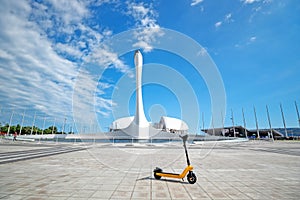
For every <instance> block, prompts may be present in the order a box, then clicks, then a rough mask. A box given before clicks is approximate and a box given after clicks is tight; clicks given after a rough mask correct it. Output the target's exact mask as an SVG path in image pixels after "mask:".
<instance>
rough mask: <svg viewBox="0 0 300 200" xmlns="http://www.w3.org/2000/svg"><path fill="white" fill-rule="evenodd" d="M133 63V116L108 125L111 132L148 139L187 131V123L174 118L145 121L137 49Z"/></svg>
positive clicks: (164, 117)
mask: <svg viewBox="0 0 300 200" xmlns="http://www.w3.org/2000/svg"><path fill="white" fill-rule="evenodd" d="M134 64H135V69H136V110H135V116H131V117H123V118H120V119H117V120H115V121H114V122H113V123H112V124H111V125H110V131H111V132H115V131H118V132H122V133H124V134H125V135H128V136H133V137H135V138H137V139H149V138H150V137H151V138H153V137H155V135H160V136H161V135H163V132H169V133H182V132H187V131H188V126H187V124H186V123H185V122H184V121H182V120H180V119H176V118H172V117H166V116H163V117H161V119H160V121H159V122H158V123H155V124H151V123H149V122H148V121H147V119H146V116H145V112H144V104H143V93H142V71H143V56H142V54H141V52H140V51H139V50H137V51H135V53H134Z"/></svg>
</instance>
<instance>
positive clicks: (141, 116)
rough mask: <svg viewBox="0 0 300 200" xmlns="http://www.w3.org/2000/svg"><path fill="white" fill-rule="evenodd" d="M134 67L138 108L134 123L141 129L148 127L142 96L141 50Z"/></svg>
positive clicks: (135, 54) (135, 58)
mask: <svg viewBox="0 0 300 200" xmlns="http://www.w3.org/2000/svg"><path fill="white" fill-rule="evenodd" d="M134 65H135V70H136V107H135V116H134V123H135V124H136V125H137V126H139V127H148V126H149V122H148V121H147V119H146V117H145V113H144V106H143V105H144V104H143V95H142V71H143V56H142V54H141V52H140V51H139V50H136V51H135V53H134Z"/></svg>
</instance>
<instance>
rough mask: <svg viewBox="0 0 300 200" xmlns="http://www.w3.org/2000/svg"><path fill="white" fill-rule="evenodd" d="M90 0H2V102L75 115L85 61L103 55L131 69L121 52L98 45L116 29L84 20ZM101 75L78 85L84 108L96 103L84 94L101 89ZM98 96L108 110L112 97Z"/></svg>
mask: <svg viewBox="0 0 300 200" xmlns="http://www.w3.org/2000/svg"><path fill="white" fill-rule="evenodd" d="M88 3H89V1H80V0H74V1H72V2H70V1H66V0H65V1H60V0H59V1H58V0H50V1H47V2H41V3H38V2H28V1H18V0H11V1H3V2H2V4H1V7H0V13H1V18H0V58H1V62H0V82H1V87H0V99H1V100H0V105H1V106H6V107H7V106H9V105H15V106H16V107H17V108H18V107H19V108H27V109H37V111H38V112H41V113H44V114H47V115H50V116H64V115H66V114H67V115H69V116H68V117H71V116H70V115H71V114H72V94H73V90H74V84H75V83H76V81H78V79H77V78H78V69H79V66H78V65H80V63H82V62H83V61H86V60H92V59H98V62H100V60H101V59H103V58H104V60H102V61H101V64H106V65H110V67H115V68H116V69H118V70H119V71H121V72H122V73H132V72H131V70H130V69H129V67H128V66H127V65H125V64H124V63H123V61H122V60H120V59H119V58H118V55H117V54H115V53H114V52H113V51H111V50H110V49H100V48H99V47H100V46H101V43H102V41H103V39H104V38H105V37H108V36H110V35H111V34H112V31H111V30H109V29H107V28H105V29H104V30H103V32H101V31H99V30H94V29H93V28H92V27H90V26H88V25H87V24H84V20H85V19H86V18H87V17H90V14H89V13H90V12H89V11H88ZM149 23H150V22H149ZM77 33H78V34H77ZM104 67H108V66H104ZM97 81H98V79H95V77H93V79H88V78H87V79H86V80H85V81H84V82H83V84H82V85H81V87H82V89H81V90H77V91H79V92H81V94H80V95H79V96H80V97H81V100H80V102H81V104H80V107H81V109H82V110H85V108H87V109H89V108H91V106H92V105H91V104H94V101H91V102H90V101H88V100H87V99H86V98H85V94H86V93H89V92H93V93H95V94H101V91H99V90H92V89H91V88H89V87H90V86H91V85H94V84H96V83H97ZM77 89H78V88H77ZM102 89H103V90H104V89H105V88H102ZM101 101H103V103H101ZM97 102H98V105H99V106H103V108H101V107H100V108H97V109H98V110H101V113H102V114H103V115H107V113H108V112H109V111H108V109H109V106H108V103H107V102H109V100H107V99H105V98H103V97H97ZM111 104H112V105H113V102H111ZM90 112H94V110H92V111H90ZM99 113H100V112H99Z"/></svg>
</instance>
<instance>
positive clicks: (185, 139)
mask: <svg viewBox="0 0 300 200" xmlns="http://www.w3.org/2000/svg"><path fill="white" fill-rule="evenodd" d="M179 137H180V138H181V139H182V140H183V142H184V143H185V142H186V141H187V138H188V135H187V134H185V135H179Z"/></svg>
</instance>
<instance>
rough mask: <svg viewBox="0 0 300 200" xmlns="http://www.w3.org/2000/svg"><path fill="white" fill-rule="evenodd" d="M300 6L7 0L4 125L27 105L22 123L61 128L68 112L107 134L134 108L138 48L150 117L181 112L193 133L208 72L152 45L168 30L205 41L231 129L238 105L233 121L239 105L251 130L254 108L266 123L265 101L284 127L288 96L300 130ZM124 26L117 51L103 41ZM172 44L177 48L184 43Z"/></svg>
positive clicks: (2, 26) (1, 44)
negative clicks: (299, 110) (124, 40)
mask: <svg viewBox="0 0 300 200" xmlns="http://www.w3.org/2000/svg"><path fill="white" fill-rule="evenodd" d="M299 13H300V4H299V3H298V1H296V0H226V1H217V0H185V1H183V0H178V1H176V3H175V1H170V0H161V1H120V0H111V1H107V0H102V1H96V0H86V1H80V0H73V1H67V0H62V1H56V0H48V1H30V0H27V1H25V0H24V1H18V0H3V1H1V7H0V16H1V18H0V81H1V85H0V109H1V113H0V119H1V120H0V122H1V123H4V122H8V121H9V120H10V116H11V112H12V110H13V112H14V114H13V117H12V123H20V121H21V119H22V115H23V112H24V110H25V119H24V123H25V124H29V125H30V124H32V121H33V118H34V117H33V116H34V115H36V119H35V124H38V125H39V126H40V127H42V126H43V121H44V120H45V126H46V127H47V126H50V125H52V124H53V123H54V121H55V123H56V125H57V126H62V123H63V121H64V119H65V118H66V123H67V126H68V127H69V128H71V126H73V127H74V121H73V118H74V120H75V122H76V123H75V124H76V126H77V129H78V130H79V131H80V130H81V131H83V130H86V129H90V131H95V130H98V129H97V126H98V125H99V127H100V129H101V130H104V131H106V130H107V127H108V126H109V125H110V123H111V122H112V121H113V120H114V119H116V118H118V117H122V116H125V115H133V114H134V113H135V93H134V89H132V88H134V84H135V71H134V63H133V54H134V49H141V51H142V53H143V57H144V64H145V66H144V74H143V76H144V81H145V85H144V87H143V89H144V90H143V92H144V93H143V95H144V107H145V113H146V116H147V118H148V120H149V121H153V122H155V121H158V120H159V117H160V116H161V115H168V116H172V117H177V118H183V120H185V121H186V122H187V123H188V124H189V125H191V130H192V131H193V132H195V131H198V130H199V129H200V128H202V113H204V118H205V120H204V124H205V127H208V126H209V125H210V124H211V117H212V103H211V98H212V97H211V93H210V91H209V85H208V83H207V81H206V79H205V77H203V76H201V74H199V73H198V72H197V71H196V70H195V69H194V68H193V65H192V64H191V63H190V62H188V61H187V59H186V58H185V57H184V56H182V55H176V54H174V53H173V52H168V51H167V50H162V49H156V48H154V47H155V45H154V43H159V42H162V37H165V36H167V35H166V32H165V31H164V30H166V29H168V30H173V31H176V32H178V33H180V34H183V35H184V36H186V37H188V38H191V39H193V40H194V41H195V42H197V43H198V44H199V45H201V47H203V48H202V49H203V52H204V54H205V56H206V57H207V58H210V59H211V61H212V62H213V63H214V64H215V66H216V67H217V69H218V71H219V75H220V76H221V78H222V81H223V83H224V89H225V94H226V115H225V111H224V113H223V111H222V112H221V111H220V112H219V115H218V116H216V113H215V114H214V115H215V116H213V118H214V119H215V121H218V122H214V123H215V124H219V123H221V118H220V116H222V115H224V118H225V119H224V123H225V126H231V125H232V121H231V119H230V118H231V116H230V115H231V109H232V110H233V113H234V120H235V124H237V125H242V124H243V118H242V108H243V109H244V112H245V117H246V122H247V127H248V128H255V119H254V113H253V106H255V107H256V111H257V117H258V122H259V127H261V128H267V127H268V121H267V116H266V108H265V107H266V105H268V106H269V111H270V115H271V120H272V125H273V126H274V127H282V126H283V125H282V119H281V113H280V107H279V104H280V103H282V105H283V109H284V114H285V119H286V123H287V125H288V126H289V127H297V126H298V122H297V114H296V110H295V101H297V103H298V104H299V102H300V99H299V95H300V84H299V77H300V68H299V67H300V59H299V56H300V55H299V52H300V46H299V44H300V39H299V35H300V15H299ZM128 30H133V33H134V35H133V36H132V37H133V38H132V39H133V40H135V41H136V42H135V43H133V44H132V45H131V46H128V47H125V48H124V49H126V52H123V53H122V54H120V53H118V52H119V51H120V50H119V49H118V48H119V47H116V48H112V47H110V46H109V42H107V41H111V40H114V38H116V35H118V34H122V33H124V31H128ZM112 38H113V39H112ZM173 45H174V46H175V47H176V48H178V49H180V48H181V47H180V41H174V44H173ZM176 45H177V46H176ZM122 48H123V47H122ZM120 49H121V47H120ZM202 67H204V68H205V67H207V66H202ZM155 69H165V70H164V71H163V72H161V73H160V72H157V71H155ZM169 73H171V75H170V74H169ZM165 77H167V79H166V78H165ZM174 77H177V78H174ZM154 78H156V79H155V80H156V81H155V82H154V83H151V80H154ZM165 79H166V80H167V82H166V84H168V85H163V84H162V83H163V81H165ZM178 80H182V81H183V82H182V83H183V84H181V82H178ZM147 81H148V82H147ZM176 83H177V84H178V85H176ZM127 84H128V85H127ZM172 87H176V88H174V89H172ZM188 91H191V92H192V93H189V94H187V93H188ZM190 95H192V96H193V95H194V96H195V98H196V100H195V101H192V100H191V99H190V97H191V96H190ZM195 102H196V104H197V105H196V104H195ZM196 108H199V109H198V110H197V109H196ZM195 110H197V111H195ZM217 113H218V112H217ZM188 115H190V116H192V117H193V118H192V117H188ZM195 116H196V117H195Z"/></svg>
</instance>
